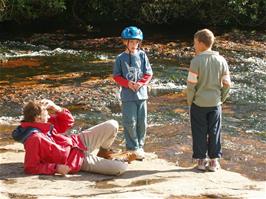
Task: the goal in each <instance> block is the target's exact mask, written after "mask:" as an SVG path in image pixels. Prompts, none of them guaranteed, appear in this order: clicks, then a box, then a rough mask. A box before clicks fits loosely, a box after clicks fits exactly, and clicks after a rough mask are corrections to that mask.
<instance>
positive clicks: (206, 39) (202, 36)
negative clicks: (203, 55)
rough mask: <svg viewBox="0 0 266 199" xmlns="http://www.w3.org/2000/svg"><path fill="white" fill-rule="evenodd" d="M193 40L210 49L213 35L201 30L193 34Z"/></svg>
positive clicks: (206, 30)
mask: <svg viewBox="0 0 266 199" xmlns="http://www.w3.org/2000/svg"><path fill="white" fill-rule="evenodd" d="M194 39H197V40H198V41H199V42H202V43H204V44H205V46H206V47H211V46H212V45H213V43H214V39H215V37H214V35H213V33H212V31H210V30H209V29H202V30H199V31H197V32H196V33H195V34H194Z"/></svg>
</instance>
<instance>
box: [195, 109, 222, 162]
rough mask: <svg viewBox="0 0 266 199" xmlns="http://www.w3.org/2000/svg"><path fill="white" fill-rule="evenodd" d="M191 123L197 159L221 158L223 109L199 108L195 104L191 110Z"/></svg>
mask: <svg viewBox="0 0 266 199" xmlns="http://www.w3.org/2000/svg"><path fill="white" fill-rule="evenodd" d="M190 121H191V131H192V140H193V155H192V157H193V158H195V159H204V158H206V156H207V154H208V156H209V158H211V159H213V158H220V157H221V155H222V149H221V125H222V108H221V106H220V105H219V106H215V107H199V106H197V105H195V104H192V105H191V108H190Z"/></svg>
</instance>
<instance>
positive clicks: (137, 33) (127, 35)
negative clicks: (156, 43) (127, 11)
mask: <svg viewBox="0 0 266 199" xmlns="http://www.w3.org/2000/svg"><path fill="white" fill-rule="evenodd" d="M121 37H122V38H123V39H139V40H143V33H142V31H141V30H140V29H139V28H137V27H135V26H130V27H126V28H125V29H124V30H123V31H122V33H121Z"/></svg>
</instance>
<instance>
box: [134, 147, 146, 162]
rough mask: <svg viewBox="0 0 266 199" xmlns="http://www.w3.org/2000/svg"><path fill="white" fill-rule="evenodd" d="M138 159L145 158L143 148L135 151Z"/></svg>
mask: <svg viewBox="0 0 266 199" xmlns="http://www.w3.org/2000/svg"><path fill="white" fill-rule="evenodd" d="M134 153H135V155H136V159H137V160H143V159H144V158H145V152H144V150H143V149H142V148H140V149H137V150H135V151H134Z"/></svg>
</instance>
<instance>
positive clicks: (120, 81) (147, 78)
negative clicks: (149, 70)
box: [114, 74, 152, 88]
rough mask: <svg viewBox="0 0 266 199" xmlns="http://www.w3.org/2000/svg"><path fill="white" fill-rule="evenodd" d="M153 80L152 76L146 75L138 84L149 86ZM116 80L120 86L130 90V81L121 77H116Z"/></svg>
mask: <svg viewBox="0 0 266 199" xmlns="http://www.w3.org/2000/svg"><path fill="white" fill-rule="evenodd" d="M151 78H152V75H150V74H144V75H143V77H142V78H141V79H140V80H139V81H138V83H141V84H142V85H147V84H148V83H149V82H150V80H151ZM114 80H115V81H116V83H118V84H119V85H120V86H123V87H126V88H128V82H129V81H128V80H127V79H125V78H123V77H122V76H120V75H117V76H114Z"/></svg>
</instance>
